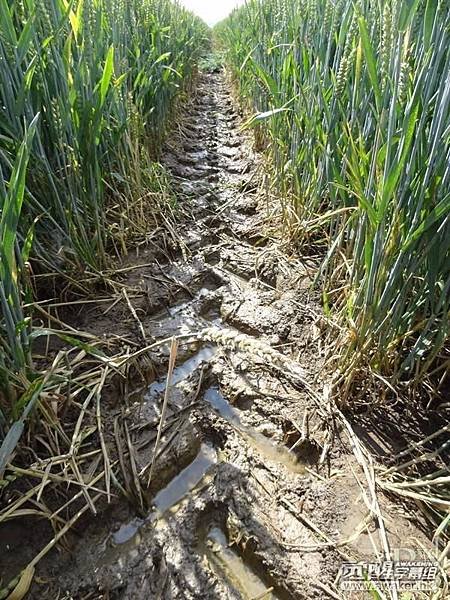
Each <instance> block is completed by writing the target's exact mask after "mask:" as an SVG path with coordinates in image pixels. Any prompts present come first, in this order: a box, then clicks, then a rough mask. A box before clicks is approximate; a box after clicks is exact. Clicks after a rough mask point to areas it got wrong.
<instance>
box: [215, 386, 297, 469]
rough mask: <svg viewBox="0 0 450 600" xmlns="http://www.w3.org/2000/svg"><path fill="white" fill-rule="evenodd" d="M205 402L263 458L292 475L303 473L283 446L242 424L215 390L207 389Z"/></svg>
mask: <svg viewBox="0 0 450 600" xmlns="http://www.w3.org/2000/svg"><path fill="white" fill-rule="evenodd" d="M205 400H206V401H207V402H208V403H209V404H211V406H212V407H213V408H214V410H215V411H217V413H218V414H219V415H220V416H221V417H223V418H224V419H226V420H227V421H228V423H230V424H231V425H232V426H233V427H234V428H236V430H237V431H239V433H240V434H241V435H242V437H243V438H244V439H245V441H246V442H247V443H248V444H249V445H250V446H252V447H253V448H255V449H256V450H257V451H258V452H259V453H260V454H261V455H262V456H264V457H265V458H267V459H269V460H271V461H274V462H276V463H279V464H281V465H284V466H285V467H286V468H287V469H289V471H292V472H293V473H305V466H304V465H303V464H302V463H300V462H299V461H298V459H297V457H296V456H295V454H293V453H292V452H290V451H289V450H288V449H287V448H285V447H284V446H280V445H279V444H275V443H274V442H272V441H271V440H270V439H268V438H267V437H265V436H264V435H262V434H261V433H259V432H258V431H256V430H255V429H254V428H252V427H249V426H246V425H244V424H243V423H242V421H241V417H240V415H239V411H238V410H237V409H235V408H233V407H232V406H230V404H229V403H228V402H227V400H225V398H224V397H223V395H222V394H221V393H220V392H219V390H218V389H217V388H209V390H207V392H206V394H205Z"/></svg>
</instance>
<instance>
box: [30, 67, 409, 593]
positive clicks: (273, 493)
mask: <svg viewBox="0 0 450 600" xmlns="http://www.w3.org/2000/svg"><path fill="white" fill-rule="evenodd" d="M242 122H243V121H242V118H241V116H240V115H239V113H238V112H237V110H236V108H235V102H234V100H233V98H232V96H231V93H230V84H229V81H228V80H227V78H226V76H225V74H224V73H222V72H212V73H202V74H200V76H199V78H198V81H197V85H196V89H195V92H194V94H193V97H192V99H191V101H190V102H189V103H188V104H187V105H186V106H185V107H184V108H183V110H182V113H181V114H180V117H179V120H178V122H177V127H176V129H175V132H174V133H173V135H172V136H171V138H170V140H169V141H168V143H167V144H166V148H165V151H164V154H163V157H162V161H161V162H162V164H163V166H164V167H165V169H166V170H167V172H168V173H169V175H170V178H171V179H172V181H173V189H174V192H175V195H176V196H177V201H178V203H179V205H180V207H181V208H182V211H183V214H184V217H183V218H182V219H181V221H180V223H179V225H178V227H177V228H176V230H173V231H172V233H171V236H169V238H168V239H167V244H166V246H165V248H164V252H162V253H161V254H159V255H156V257H155V254H152V255H151V258H152V261H150V260H148V259H149V257H150V254H148V255H147V254H146V253H147V252H148V253H150V250H146V249H145V248H143V249H141V251H140V253H139V260H140V261H141V262H142V264H143V265H144V264H146V265H147V266H146V267H145V268H144V267H143V268H141V269H140V270H137V271H130V273H129V274H127V275H126V283H127V285H128V286H134V288H136V289H139V291H140V296H139V299H138V300H137V301H136V307H137V314H138V315H139V319H140V322H141V325H142V328H143V330H144V334H145V337H146V339H147V340H148V341H150V342H151V341H155V340H156V341H157V340H163V339H166V338H171V337H172V336H176V337H178V338H179V345H178V349H177V353H176V364H175V368H174V371H173V375H172V378H171V386H170V388H169V390H168V391H167V392H168V393H167V394H166V384H167V380H166V376H167V370H168V365H169V359H170V344H162V345H161V347H160V348H159V349H157V350H155V351H154V352H153V353H152V355H151V357H152V361H153V364H154V365H156V368H155V369H154V371H153V372H152V373H151V375H150V377H149V380H150V381H149V383H148V386H146V387H145V388H143V387H142V386H140V387H138V386H137V388H136V389H133V390H132V391H131V392H130V394H129V396H128V408H127V409H126V411H125V412H124V413H123V419H124V420H125V422H126V427H127V431H128V436H129V440H130V443H131V445H132V448H133V466H134V476H135V477H138V478H139V480H140V481H141V484H142V486H143V488H145V489H146V491H145V498H144V504H145V505H146V506H147V509H146V510H145V511H141V512H140V513H137V512H136V511H135V510H133V509H132V508H130V507H128V506H124V505H123V504H122V503H119V504H116V505H113V507H111V508H110V509H108V511H106V512H105V515H104V517H103V519H101V520H100V522H99V521H97V522H95V523H94V524H90V525H89V526H88V527H87V528H86V530H85V531H84V532H83V537H82V539H81V540H80V541H79V542H78V543H76V544H75V545H74V547H73V551H72V555H71V557H70V559H69V558H64V557H63V558H61V559H60V560H59V561H58V563H57V564H56V566H55V565H54V564H52V565H50V564H49V561H46V564H45V569H44V571H45V572H46V573H47V575H49V577H51V578H52V581H53V586H54V587H53V589H56V588H58V589H59V590H64V591H66V590H67V592H66V593H67V598H80V599H81V598H90V599H92V598H109V599H115V598H117V599H119V598H120V599H130V600H131V599H133V600H139V599H142V600H144V599H146V600H147V599H148V598H155V599H156V598H163V599H174V600H175V599H177V600H178V599H180V600H181V599H183V600H185V599H199V598H203V599H219V600H220V599H240V598H244V599H246V600H250V599H255V598H272V599H282V600H284V599H288V598H292V599H303V598H305V599H308V598H330V597H333V594H336V587H335V579H336V575H337V573H338V571H339V568H340V565H341V563H342V562H343V561H345V560H348V559H359V558H361V557H364V556H365V555H371V553H373V551H374V550H373V548H372V546H371V541H370V540H371V536H370V535H369V533H368V530H369V529H370V530H371V531H372V532H373V530H374V528H375V525H374V524H373V522H372V521H371V520H370V519H368V518H367V517H368V514H367V508H366V505H365V503H364V501H363V500H362V498H361V493H360V491H361V489H360V483H359V477H362V475H361V469H360V467H359V465H358V464H357V462H356V461H355V459H354V456H353V454H352V451H351V448H350V447H349V444H348V443H347V442H346V440H345V439H344V437H345V436H342V438H341V435H340V433H341V432H340V430H339V427H336V424H333V423H332V422H331V421H330V419H329V416H328V415H327V414H326V411H324V410H323V407H322V406H321V405H320V402H318V400H317V398H318V394H319V393H320V392H321V390H322V387H323V384H324V381H323V380H322V367H323V349H322V348H321V347H320V319H319V318H318V315H320V308H319V305H318V303H317V302H316V301H315V298H314V295H313V294H312V292H311V291H310V288H311V286H310V284H311V280H312V276H313V274H314V273H313V272H311V266H310V263H309V262H308V264H306V263H303V262H302V261H301V260H300V259H298V258H295V257H292V256H287V255H286V254H285V253H284V252H283V250H282V249H281V247H280V244H279V243H278V241H277V239H276V238H274V237H273V235H272V234H271V233H270V232H269V231H268V230H267V228H265V226H264V217H265V209H264V203H265V201H266V196H265V193H264V190H265V184H264V182H265V179H264V177H265V167H264V163H263V162H262V159H261V158H260V156H259V155H258V154H257V153H255V152H254V150H253V144H252V139H251V137H250V135H249V134H248V133H247V132H243V131H242V127H241V126H242ZM130 260H135V257H134V258H132V259H131V258H130ZM147 260H148V264H147ZM143 289H145V294H144V297H142V295H143V293H142V290H143ZM93 318H94V317H93V315H92V314H91V315H90V316H89V317H86V323H84V325H85V328H86V329H89V324H90V323H91V322H92V320H93ZM97 325H98V323H97ZM121 326H122V325H121V324H120V320H119V319H118V323H117V328H118V332H120V331H121ZM205 330H210V331H214V332H215V334H214V335H213V336H210V337H209V338H208V337H206V338H205V337H202V336H201V335H199V333H200V332H204V331H205ZM138 335H139V330H136V336H138ZM269 350H270V351H269ZM275 352H276V353H277V355H279V356H281V357H285V359H286V365H292V364H293V363H295V365H296V367H298V372H299V373H300V372H301V377H298V378H296V377H293V376H292V368H291V367H286V369H284V368H283V364H284V362H283V360H281V361H277V364H276V365H275V364H274V360H273V357H274V356H276V355H275V354H274V353H275ZM173 356H174V355H173ZM305 382H307V385H305ZM159 426H160V430H161V437H160V440H159V444H158V446H157V451H156V454H155V442H156V440H157V438H158V434H157V430H158V427H159ZM154 457H155V460H154ZM150 473H151V478H150V481H149V475H150ZM131 478H132V475H131V474H130V479H131ZM147 484H148V486H147ZM386 502H387V501H386ZM364 523H366V525H365V526H363V524H364ZM408 526H409V525H408V524H407V523H406V522H402V520H401V519H400V518H398V519H397V522H396V523H395V524H392V525H390V524H388V527H390V528H391V529H392V531H393V532H394V535H397V536H398V537H399V538H404V537H405V535H406V534H405V531H406V530H407V529H408ZM395 532H396V533H395ZM413 534H414V535H417V531H412V532H411V531H410V532H409V533H408V535H411V536H412V535H413ZM344 541H347V543H346V544H344V543H343V542H344ZM402 545H405V540H404V539H402ZM36 597H37V596H36ZM334 597H336V596H334Z"/></svg>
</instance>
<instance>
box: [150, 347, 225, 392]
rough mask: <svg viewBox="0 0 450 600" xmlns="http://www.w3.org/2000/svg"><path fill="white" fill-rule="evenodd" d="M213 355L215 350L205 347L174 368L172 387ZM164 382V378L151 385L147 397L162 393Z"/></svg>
mask: <svg viewBox="0 0 450 600" xmlns="http://www.w3.org/2000/svg"><path fill="white" fill-rule="evenodd" d="M215 353H216V349H215V348H214V347H213V346H205V347H204V348H202V349H201V350H199V351H198V352H197V353H196V354H194V356H192V357H191V358H189V359H188V360H187V361H185V362H184V363H183V364H182V365H180V366H179V367H176V368H175V369H174V371H173V375H172V385H177V384H179V383H181V382H182V381H184V380H185V379H187V378H188V377H189V375H191V374H192V373H193V372H194V371H196V370H197V369H198V368H199V366H200V365H201V364H202V363H204V362H208V361H209V360H211V358H212V357H213V356H214V354H215ZM166 381H167V378H166V377H164V378H163V379H160V380H159V381H155V382H154V383H152V385H151V386H150V387H149V389H148V392H147V396H149V397H152V396H155V395H156V394H160V393H162V392H164V390H165V389H166Z"/></svg>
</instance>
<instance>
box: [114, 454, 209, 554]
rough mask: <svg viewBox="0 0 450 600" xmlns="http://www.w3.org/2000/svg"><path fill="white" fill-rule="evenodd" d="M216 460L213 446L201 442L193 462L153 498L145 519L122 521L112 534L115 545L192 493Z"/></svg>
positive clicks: (125, 541) (121, 542) (173, 507)
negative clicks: (151, 506) (151, 508)
mask: <svg viewBox="0 0 450 600" xmlns="http://www.w3.org/2000/svg"><path fill="white" fill-rule="evenodd" d="M216 462H217V454H216V452H215V450H214V449H213V448H211V447H210V446H208V445H206V444H203V445H202V446H201V448H200V452H199V453H198V455H197V456H196V458H195V459H194V460H193V462H192V463H191V464H190V465H189V466H188V467H186V468H185V469H183V470H182V471H181V472H180V473H179V474H178V475H177V476H176V477H174V479H172V481H171V482H170V483H169V484H168V485H167V486H166V487H165V488H163V489H162V490H161V491H159V492H158V493H157V494H156V496H155V497H154V499H153V502H152V504H153V510H152V511H151V512H150V514H149V515H148V517H146V518H145V519H140V518H134V519H132V520H131V521H130V522H129V523H124V524H123V525H122V526H121V527H120V528H119V529H118V530H117V531H116V532H115V533H114V534H113V536H112V540H113V543H114V544H115V545H120V544H126V543H127V542H129V541H130V540H131V539H132V538H133V537H134V536H135V535H136V534H137V532H138V531H139V530H140V529H141V527H143V526H144V525H146V524H147V523H153V522H154V521H157V520H158V519H161V518H162V517H163V516H164V515H165V513H167V512H168V511H169V510H172V509H176V507H177V505H178V504H179V503H180V502H181V501H182V500H183V499H184V498H186V497H187V496H189V495H190V494H193V493H194V491H195V488H196V487H197V486H198V485H199V483H200V482H201V481H202V480H203V478H204V477H205V475H206V474H207V472H208V471H209V469H210V468H211V467H212V466H213V465H214V464H215V463H216Z"/></svg>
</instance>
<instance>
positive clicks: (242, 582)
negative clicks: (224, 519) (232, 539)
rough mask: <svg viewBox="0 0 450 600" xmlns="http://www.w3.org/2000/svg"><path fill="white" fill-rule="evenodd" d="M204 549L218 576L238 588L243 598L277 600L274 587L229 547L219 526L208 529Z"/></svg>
mask: <svg viewBox="0 0 450 600" xmlns="http://www.w3.org/2000/svg"><path fill="white" fill-rule="evenodd" d="M203 551H204V553H205V556H206V558H207V560H208V563H209V564H210V565H211V568H212V570H213V571H214V572H215V573H216V575H217V577H220V578H222V579H224V580H225V581H226V582H227V583H228V585H229V586H230V587H232V588H234V589H236V590H237V591H238V593H239V594H240V595H241V597H242V598H243V599H245V600H256V599H258V600H277V596H276V595H275V594H274V593H273V588H268V587H267V586H266V585H265V583H264V582H263V581H261V579H260V578H259V577H258V575H256V573H254V572H253V570H252V569H251V567H250V566H249V565H247V564H246V563H245V561H244V560H243V559H242V558H241V556H240V555H239V554H238V552H236V551H234V550H233V549H231V548H230V547H229V544H228V540H227V537H226V535H225V534H224V532H223V531H222V530H221V529H219V528H218V527H212V528H211V529H210V530H209V531H208V533H207V535H206V539H205V540H204V543H203Z"/></svg>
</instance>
